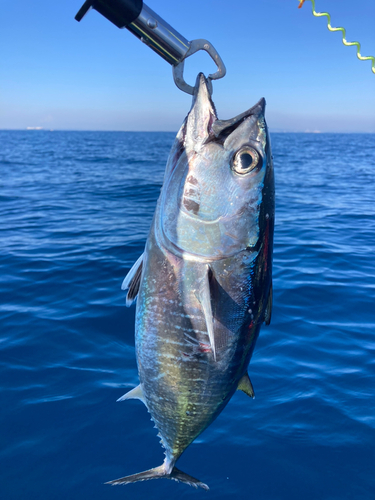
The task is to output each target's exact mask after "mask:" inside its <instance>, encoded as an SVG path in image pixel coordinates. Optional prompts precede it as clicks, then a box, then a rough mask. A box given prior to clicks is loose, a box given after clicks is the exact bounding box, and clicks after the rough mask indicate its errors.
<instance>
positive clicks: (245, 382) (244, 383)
mask: <svg viewBox="0 0 375 500" xmlns="http://www.w3.org/2000/svg"><path fill="white" fill-rule="evenodd" d="M237 391H242V392H244V393H245V394H247V395H248V396H250V397H251V398H253V399H254V398H255V394H254V388H253V384H252V383H251V380H250V377H249V374H248V373H245V375H244V376H243V377H242V378H241V379H240V381H239V382H238V386H237Z"/></svg>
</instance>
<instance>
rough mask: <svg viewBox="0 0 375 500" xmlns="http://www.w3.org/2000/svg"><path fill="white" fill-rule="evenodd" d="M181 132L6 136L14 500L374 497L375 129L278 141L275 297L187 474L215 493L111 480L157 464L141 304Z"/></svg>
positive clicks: (0, 241)
mask: <svg viewBox="0 0 375 500" xmlns="http://www.w3.org/2000/svg"><path fill="white" fill-rule="evenodd" d="M173 138H174V134H172V133H125V132H124V133H120V132H119V133H115V132H112V133H110V132H108V133H102V132H47V131H27V132H26V131H25V132H21V131H19V132H18V131H9V132H8V131H0V168H1V177H0V294H1V297H0V405H1V406H0V407H1V411H0V443H1V446H0V498H1V499H4V500H16V499H17V500H20V499H27V500H34V499H38V500H40V499H48V500H49V499H54V500H67V499H69V500H76V499H77V500H78V499H80V500H81V499H90V500H104V499H105V500H111V499H123V498H126V499H146V498H147V499H149V498H152V499H160V500H164V499H165V498H172V499H173V498H196V499H199V498H202V499H203V498H212V499H215V500H216V499H229V498H238V499H248V498H251V499H256V500H301V499H303V500H316V499H323V500H344V499H355V500H370V499H371V500H372V499H374V498H375V397H374V396H375V304H374V303H375V266H374V262H375V260H374V255H375V135H340V134H337V135H336V134H319V135H318V134H272V145H273V154H274V160H275V174H276V193H277V200H276V229H275V251H274V308H273V316H272V323H271V325H270V326H269V327H265V326H263V327H262V330H261V334H260V337H259V340H258V343H257V346H256V348H255V353H254V356H253V359H252V361H251V363H250V368H249V373H250V377H251V379H252V382H253V385H254V389H255V393H256V398H255V400H251V399H250V398H248V397H247V396H245V395H244V394H243V393H239V392H237V393H236V394H235V395H234V397H233V398H232V400H231V401H230V403H229V404H228V406H227V407H226V409H225V410H224V411H223V413H222V414H221V415H220V416H219V418H218V419H217V420H216V421H215V422H214V423H213V424H212V425H211V426H210V427H209V428H208V429H207V430H206V431H205V432H204V433H203V434H202V435H201V436H200V437H199V438H198V439H197V440H196V441H195V443H193V444H192V445H191V446H190V447H189V448H188V450H187V451H186V452H185V454H184V455H183V456H182V458H181V459H180V461H179V465H178V466H179V468H181V469H182V470H184V471H186V472H187V473H189V474H191V475H193V476H195V477H198V478H199V479H200V480H202V481H204V482H205V483H207V484H208V485H209V486H210V488H211V489H210V491H209V492H208V493H207V492H204V491H203V490H200V491H196V490H194V489H193V488H190V487H188V486H186V485H183V484H177V483H175V482H173V481H168V480H158V481H149V482H144V483H137V484H133V485H127V486H122V487H111V486H108V485H105V484H103V483H105V481H109V480H111V479H115V478H117V477H120V476H124V475H127V474H132V473H135V472H139V471H143V470H145V469H148V468H150V467H154V466H157V465H160V464H161V463H162V460H163V458H164V455H163V451H162V448H161V446H160V444H159V440H158V438H157V437H156V432H157V431H156V429H154V428H153V424H152V423H151V421H150V416H149V414H148V413H147V411H146V409H145V408H144V406H143V405H142V403H140V402H139V401H127V402H124V403H116V399H117V398H118V397H120V396H121V395H122V394H124V393H125V392H126V391H127V390H128V389H129V388H131V387H133V386H134V385H136V384H137V383H138V377H137V368H136V361H135V352H134V310H135V308H134V307H132V308H126V307H125V296H124V293H123V292H122V291H121V290H120V286H121V283H122V280H123V278H124V276H125V275H126V273H127V271H128V270H129V268H130V267H131V266H132V264H133V263H134V261H135V260H136V259H137V258H138V257H139V255H140V254H141V253H142V250H143V246H144V243H145V240H146V237H147V233H148V229H149V226H150V223H151V218H152V215H153V211H154V207H155V203H156V200H157V198H158V194H159V191H160V187H161V183H162V177H163V171H164V166H165V162H166V159H167V156H168V152H169V148H170V146H171V144H172V141H173Z"/></svg>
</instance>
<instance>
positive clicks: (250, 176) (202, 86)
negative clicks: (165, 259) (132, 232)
mask: <svg viewBox="0 0 375 500" xmlns="http://www.w3.org/2000/svg"><path fill="white" fill-rule="evenodd" d="M264 111H265V100H264V99H261V100H260V101H259V102H258V103H257V104H256V105H255V106H253V107H252V108H250V109H249V110H247V111H246V112H244V113H242V114H240V115H238V116H236V117H235V118H233V119H231V120H219V119H218V117H217V114H216V110H215V105H214V103H213V101H212V99H211V96H210V93H209V90H208V86H207V80H206V78H205V77H204V75H203V74H200V75H198V78H197V84H196V87H195V94H194V97H193V104H192V108H191V110H190V112H189V114H188V116H187V118H186V120H185V122H184V124H183V126H182V127H181V129H180V131H179V133H178V135H177V138H176V141H175V145H174V146H173V148H172V151H171V155H170V158H169V161H168V163H167V169H166V174H165V179H164V185H163V190H162V194H161V198H160V202H159V203H160V210H159V216H158V219H159V220H158V224H159V228H160V232H161V233H162V235H163V238H164V239H165V240H166V241H167V242H168V243H169V244H170V245H172V246H173V247H174V248H175V249H176V250H177V251H178V252H180V253H183V254H184V256H185V257H189V256H190V257H191V258H192V259H198V260H217V259H222V258H227V257H229V256H231V255H234V254H236V253H238V252H240V251H242V250H245V249H249V248H253V247H255V246H256V245H257V242H258V240H259V235H260V229H261V226H262V220H261V219H262V217H265V215H266V214H265V211H264V209H263V210H262V206H263V205H264V199H265V197H267V196H268V198H269V200H268V201H269V203H268V205H269V207H268V208H269V210H268V211H269V212H272V213H268V218H269V217H270V216H272V217H273V210H272V203H273V200H272V199H271V198H272V197H273V167H272V156H271V148H270V141H269V136H268V131H267V125H266V122H265V118H264ZM266 183H267V185H266ZM265 188H266V189H265ZM265 191H266V192H265ZM267 192H268V194H267Z"/></svg>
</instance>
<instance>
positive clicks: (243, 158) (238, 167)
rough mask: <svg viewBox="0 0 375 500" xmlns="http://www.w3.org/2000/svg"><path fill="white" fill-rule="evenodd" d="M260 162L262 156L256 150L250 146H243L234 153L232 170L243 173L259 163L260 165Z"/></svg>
mask: <svg viewBox="0 0 375 500" xmlns="http://www.w3.org/2000/svg"><path fill="white" fill-rule="evenodd" d="M261 162H262V158H261V156H260V154H259V153H258V151H256V150H255V149H254V148H252V147H250V146H245V147H243V148H241V149H240V150H239V151H237V153H236V154H235V155H234V158H233V161H232V170H234V171H235V172H236V173H237V174H240V175H245V174H248V173H249V172H251V171H252V170H254V168H256V167H258V166H259V165H260V166H261Z"/></svg>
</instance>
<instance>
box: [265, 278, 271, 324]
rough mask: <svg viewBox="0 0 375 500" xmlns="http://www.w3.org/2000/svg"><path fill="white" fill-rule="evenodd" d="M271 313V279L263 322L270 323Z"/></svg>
mask: <svg viewBox="0 0 375 500" xmlns="http://www.w3.org/2000/svg"><path fill="white" fill-rule="evenodd" d="M271 315H272V281H271V286H270V291H269V293H268V300H267V306H266V312H265V315H264V322H265V324H266V325H269V324H270V323H271Z"/></svg>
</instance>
